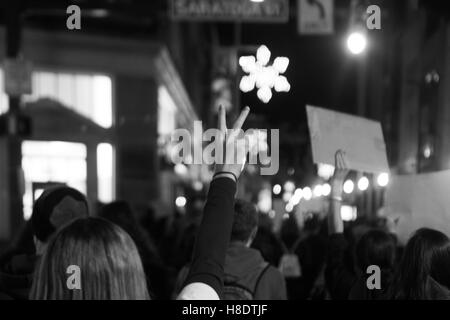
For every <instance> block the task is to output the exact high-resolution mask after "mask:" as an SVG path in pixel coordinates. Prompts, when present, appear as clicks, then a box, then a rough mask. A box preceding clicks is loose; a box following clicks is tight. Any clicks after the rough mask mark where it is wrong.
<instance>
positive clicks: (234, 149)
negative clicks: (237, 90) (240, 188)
mask: <svg viewBox="0 0 450 320" xmlns="http://www.w3.org/2000/svg"><path fill="white" fill-rule="evenodd" d="M249 112H250V108H249V107H245V108H244V110H242V112H241V114H240V115H239V117H238V118H237V120H236V121H235V123H234V125H233V128H232V129H230V130H229V129H227V123H226V122H227V121H226V112H225V109H224V108H223V106H220V107H219V119H218V120H219V121H218V122H219V130H220V132H221V140H222V143H223V151H224V152H223V153H224V157H222V159H223V161H221V163H216V168H215V171H216V173H219V172H229V173H232V174H233V175H234V176H235V177H236V178H239V176H240V174H241V172H242V170H243V168H244V165H245V161H246V157H247V151H248V150H247V149H246V145H245V138H244V137H243V136H242V135H241V133H242V126H243V125H244V122H245V120H246V119H247V116H248V114H249Z"/></svg>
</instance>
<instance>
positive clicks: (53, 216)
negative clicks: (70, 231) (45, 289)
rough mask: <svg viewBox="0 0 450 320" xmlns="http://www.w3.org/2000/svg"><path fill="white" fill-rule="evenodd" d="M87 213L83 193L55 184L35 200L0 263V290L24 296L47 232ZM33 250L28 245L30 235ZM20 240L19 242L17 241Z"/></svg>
mask: <svg viewBox="0 0 450 320" xmlns="http://www.w3.org/2000/svg"><path fill="white" fill-rule="evenodd" d="M88 215H89V209H88V202H87V199H86V197H85V196H84V195H83V194H81V193H80V192H79V191H77V190H75V189H72V188H69V187H66V186H57V187H52V188H49V189H47V190H46V191H45V192H43V194H42V195H41V196H40V197H39V198H38V199H37V200H36V202H35V204H34V207H33V213H32V216H31V220H30V221H29V222H28V223H27V226H26V227H25V231H24V233H23V239H22V240H20V241H19V245H18V246H17V248H16V249H15V251H14V252H15V254H10V256H9V258H8V259H5V260H4V261H2V264H1V266H0V291H1V292H3V293H4V294H6V295H8V296H10V297H11V298H13V299H28V295H29V290H30V287H31V282H32V276H33V271H34V269H35V265H36V262H37V261H38V260H39V258H40V257H41V256H42V254H43V252H44V251H45V248H46V246H47V243H48V241H49V239H50V238H51V236H52V235H53V234H54V233H55V232H56V231H57V230H58V229H59V228H61V227H62V226H64V225H65V224H67V223H69V222H71V221H72V220H74V219H76V218H80V217H87V216H88ZM30 238H31V239H32V240H33V243H34V250H31V249H29V247H30V245H29V243H30V241H31V239H30ZM20 243H21V244H22V245H20Z"/></svg>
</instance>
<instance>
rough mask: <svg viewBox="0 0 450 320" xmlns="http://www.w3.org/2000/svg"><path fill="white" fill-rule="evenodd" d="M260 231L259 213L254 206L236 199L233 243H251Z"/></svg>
mask: <svg viewBox="0 0 450 320" xmlns="http://www.w3.org/2000/svg"><path fill="white" fill-rule="evenodd" d="M257 230H258V211H257V210H256V207H255V205H254V204H252V203H250V202H248V201H245V200H242V199H236V201H235V204H234V219H233V228H232V230H231V241H241V242H245V243H250V242H251V241H252V240H253V238H254V237H255V235H256V231H257Z"/></svg>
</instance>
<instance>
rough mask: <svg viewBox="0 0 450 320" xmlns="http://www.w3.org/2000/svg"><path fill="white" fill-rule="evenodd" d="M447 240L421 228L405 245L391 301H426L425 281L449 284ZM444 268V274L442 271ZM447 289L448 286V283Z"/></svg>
mask: <svg viewBox="0 0 450 320" xmlns="http://www.w3.org/2000/svg"><path fill="white" fill-rule="evenodd" d="M449 245H450V243H449V238H448V237H447V236H446V235H445V234H443V233H442V232H440V231H436V230H432V229H427V228H422V229H419V230H417V231H416V232H415V233H414V235H413V236H412V237H411V238H410V239H409V241H408V243H407V244H406V247H405V250H404V253H403V257H402V261H401V263H400V268H399V270H398V274H397V276H396V285H395V286H394V288H393V293H392V297H393V298H395V299H408V300H413V299H415V300H423V299H429V298H430V297H429V294H428V292H427V282H428V277H429V276H433V278H434V277H436V278H435V280H436V281H438V282H440V281H448V279H449V278H448V277H449V274H450V269H449V267H448V266H449V262H448V257H449ZM445 267H446V268H447V269H446V270H444V269H443V268H445ZM447 285H448V282H447Z"/></svg>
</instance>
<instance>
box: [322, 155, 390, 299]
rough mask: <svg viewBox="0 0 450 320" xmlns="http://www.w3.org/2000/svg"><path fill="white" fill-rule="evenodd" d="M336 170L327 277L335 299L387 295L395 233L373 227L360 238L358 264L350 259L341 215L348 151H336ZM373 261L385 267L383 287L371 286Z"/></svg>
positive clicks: (331, 206) (377, 297) (357, 254)
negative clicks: (353, 265)
mask: <svg viewBox="0 0 450 320" xmlns="http://www.w3.org/2000/svg"><path fill="white" fill-rule="evenodd" d="M335 168H336V169H335V173H334V176H333V180H332V192H331V199H330V201H331V204H330V214H329V216H328V231H329V235H330V236H329V248H328V257H327V266H326V270H325V278H326V282H327V287H328V290H329V292H330V295H331V297H332V298H333V299H338V300H344V299H358V300H363V299H368V300H377V299H386V298H387V294H388V291H389V289H390V287H391V286H392V279H393V276H392V275H393V273H394V268H395V261H396V259H395V254H396V241H395V237H394V236H393V235H391V234H389V233H388V232H387V231H384V230H375V229H374V230H370V231H368V232H366V233H365V234H364V235H363V236H362V237H361V238H360V239H359V241H358V243H357V249H356V261H357V268H353V267H352V266H351V263H350V264H349V263H348V260H346V254H347V252H348V250H349V244H348V241H347V240H346V238H345V237H344V224H343V221H342V218H341V215H340V209H341V202H342V194H343V193H342V191H343V190H342V187H343V182H344V179H345V178H346V176H347V174H348V169H347V164H346V158H345V153H344V152H342V151H338V152H337V153H336V161H335ZM370 265H376V266H378V267H379V268H380V270H381V281H382V282H381V289H380V290H378V289H374V290H370V289H369V288H368V287H367V285H366V283H367V277H368V276H369V275H368V274H367V273H366V271H367V267H368V266H370Z"/></svg>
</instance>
